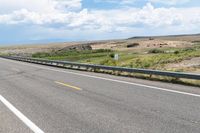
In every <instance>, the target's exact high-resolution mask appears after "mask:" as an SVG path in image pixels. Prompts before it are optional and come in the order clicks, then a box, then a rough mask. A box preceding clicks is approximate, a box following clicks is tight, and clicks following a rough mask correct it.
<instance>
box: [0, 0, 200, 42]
mask: <svg viewBox="0 0 200 133" xmlns="http://www.w3.org/2000/svg"><path fill="white" fill-rule="evenodd" d="M199 27H200V2H199V0H34V1H33V0H17V1H16V0H6V1H5V0H0V45H12V44H32V43H49V42H64V41H85V40H105V39H115V38H128V37H132V36H143V35H144V36H146V35H168V34H187V33H200V29H199Z"/></svg>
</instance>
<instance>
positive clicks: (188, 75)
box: [1, 56, 200, 80]
mask: <svg viewBox="0 0 200 133" xmlns="http://www.w3.org/2000/svg"><path fill="white" fill-rule="evenodd" d="M1 57H3V58H6V59H12V60H17V61H23V62H30V63H36V64H43V65H49V66H58V67H65V68H74V69H81V70H83V69H84V70H111V71H120V72H128V73H140V74H148V75H159V76H168V77H173V78H185V79H195V80H200V74H194V73H181V72H169V71H158V70H149V69H137V68H126V67H113V66H103V65H93V64H84V63H76V62H69V61H55V60H46V59H38V58H28V57H16V56H15V57H14V56H1Z"/></svg>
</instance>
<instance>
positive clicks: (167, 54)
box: [32, 45, 200, 72]
mask: <svg viewBox="0 0 200 133" xmlns="http://www.w3.org/2000/svg"><path fill="white" fill-rule="evenodd" d="M115 53H117V54H119V60H118V61H116V60H114V59H113V57H114V54H115ZM32 57H34V58H45V59H51V60H66V61H74V62H81V63H89V64H99V65H107V66H121V67H130V68H146V69H158V70H171V71H180V72H181V71H185V70H187V69H185V70H184V69H171V68H166V67H165V65H167V64H169V63H179V62H181V61H183V60H187V59H191V58H194V57H200V45H194V47H189V48H159V49H146V51H144V52H132V51H112V50H109V49H99V50H87V51H62V52H59V51H52V52H50V53H36V54H33V55H32Z"/></svg>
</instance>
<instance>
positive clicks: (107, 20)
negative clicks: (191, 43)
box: [0, 1, 200, 32]
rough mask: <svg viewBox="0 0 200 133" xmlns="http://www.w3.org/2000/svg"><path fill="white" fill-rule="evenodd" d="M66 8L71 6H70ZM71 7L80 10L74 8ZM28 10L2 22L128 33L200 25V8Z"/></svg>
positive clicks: (3, 16)
mask: <svg viewBox="0 0 200 133" xmlns="http://www.w3.org/2000/svg"><path fill="white" fill-rule="evenodd" d="M76 2H78V1H76ZM79 2H80V1H79ZM65 4H66V3H65ZM61 5H62V4H61ZM67 5H71V4H69V3H67ZM72 5H73V3H72ZM70 7H73V8H75V9H77V7H74V6H70ZM29 10H30V9H29ZM29 10H28V9H20V10H16V11H13V12H12V13H9V14H2V15H0V23H1V24H23V23H24V24H33V25H43V26H49V27H51V28H54V25H58V24H59V25H60V26H62V27H64V28H79V29H83V30H87V29H96V30H100V31H107V32H111V31H116V30H117V29H120V31H122V30H128V29H131V28H133V27H151V28H158V27H161V28H162V27H170V26H185V27H187V26H192V25H193V26H195V25H199V21H200V8H154V7H153V6H152V4H151V3H148V4H147V5H146V6H144V7H143V8H122V9H115V10H90V11H88V10H87V9H81V10H79V11H73V10H68V11H67V12H65V11H64V10H65V9H63V7H59V9H56V8H54V10H55V11H54V10H52V12H36V11H34V10H33V11H29ZM191 14H192V15H191Z"/></svg>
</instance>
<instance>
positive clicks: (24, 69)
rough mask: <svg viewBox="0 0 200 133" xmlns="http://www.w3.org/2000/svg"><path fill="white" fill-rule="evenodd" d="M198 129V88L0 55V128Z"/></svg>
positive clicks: (147, 132)
mask: <svg viewBox="0 0 200 133" xmlns="http://www.w3.org/2000/svg"><path fill="white" fill-rule="evenodd" d="M29 132H30V133H31V132H35V133H43V132H45V133H200V88H199V87H191V86H184V85H177V84H171V83H163V82H158V81H148V80H142V79H136V78H127V77H117V76H112V75H106V74H99V73H91V72H83V71H75V70H68V69H62V68H55V67H49V66H43V65H37V64H31V63H25V62H18V61H13V60H7V59H2V58H0V133H29Z"/></svg>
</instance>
